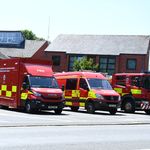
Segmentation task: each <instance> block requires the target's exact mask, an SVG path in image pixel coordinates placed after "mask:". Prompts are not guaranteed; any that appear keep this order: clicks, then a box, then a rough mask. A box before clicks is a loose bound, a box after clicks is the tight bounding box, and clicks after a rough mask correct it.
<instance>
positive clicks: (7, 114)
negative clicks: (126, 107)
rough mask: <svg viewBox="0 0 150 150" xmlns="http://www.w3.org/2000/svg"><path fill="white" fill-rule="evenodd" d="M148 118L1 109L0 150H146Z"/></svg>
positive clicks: (149, 129) (139, 114)
mask: <svg viewBox="0 0 150 150" xmlns="http://www.w3.org/2000/svg"><path fill="white" fill-rule="evenodd" d="M149 137H150V116H149V115H146V114H145V113H144V112H137V113H136V114H126V113H122V112H118V113H117V114H116V115H110V114H109V113H108V112H102V111H101V112H100V111H98V112H96V114H87V113H86V112H85V111H84V110H82V109H81V110H80V111H79V112H71V111H69V110H66V111H63V113H62V115H55V114H54V113H53V112H48V111H47V112H41V113H38V114H26V113H24V112H18V111H12V110H4V109H0V150H35V149H36V150H58V149H61V150H79V149H80V150H81V149H84V150H120V149H121V150H147V149H150V138H149Z"/></svg>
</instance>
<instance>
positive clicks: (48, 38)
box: [47, 16, 50, 41]
mask: <svg viewBox="0 0 150 150" xmlns="http://www.w3.org/2000/svg"><path fill="white" fill-rule="evenodd" d="M49 32H50V16H49V17H48V33H47V34H48V35H47V41H49V40H50V36H49Z"/></svg>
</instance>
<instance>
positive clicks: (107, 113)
mask: <svg viewBox="0 0 150 150" xmlns="http://www.w3.org/2000/svg"><path fill="white" fill-rule="evenodd" d="M64 111H68V112H74V113H82V114H88V115H104V116H125V114H120V113H119V114H118V113H116V114H115V115H111V114H110V113H109V112H108V111H96V112H95V113H93V114H90V113H88V112H86V110H80V109H79V110H78V111H72V110H69V109H64Z"/></svg>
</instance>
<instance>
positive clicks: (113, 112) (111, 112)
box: [109, 108, 117, 115]
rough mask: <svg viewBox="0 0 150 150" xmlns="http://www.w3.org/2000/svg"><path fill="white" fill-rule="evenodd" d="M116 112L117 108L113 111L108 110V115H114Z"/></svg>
mask: <svg viewBox="0 0 150 150" xmlns="http://www.w3.org/2000/svg"><path fill="white" fill-rule="evenodd" d="M116 112H117V108H114V109H110V110H109V113H110V114H111V115H115V114H116Z"/></svg>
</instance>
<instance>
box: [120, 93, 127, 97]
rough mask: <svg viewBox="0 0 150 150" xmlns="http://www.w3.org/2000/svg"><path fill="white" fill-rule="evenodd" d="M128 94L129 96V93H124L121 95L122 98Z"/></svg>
mask: <svg viewBox="0 0 150 150" xmlns="http://www.w3.org/2000/svg"><path fill="white" fill-rule="evenodd" d="M126 94H129V93H122V94H120V95H121V96H124V95H126Z"/></svg>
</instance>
